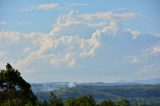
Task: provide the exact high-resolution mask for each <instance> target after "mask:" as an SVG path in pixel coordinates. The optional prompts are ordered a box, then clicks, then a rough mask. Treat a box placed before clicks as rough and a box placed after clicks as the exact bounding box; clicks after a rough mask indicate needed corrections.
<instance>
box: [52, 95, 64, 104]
mask: <svg viewBox="0 0 160 106" xmlns="http://www.w3.org/2000/svg"><path fill="white" fill-rule="evenodd" d="M49 103H50V106H64V104H63V101H62V100H61V98H57V97H56V95H54V93H53V92H51V93H50V99H49Z"/></svg>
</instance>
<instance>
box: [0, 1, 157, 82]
mask: <svg viewBox="0 0 160 106" xmlns="http://www.w3.org/2000/svg"><path fill="white" fill-rule="evenodd" d="M159 4H160V1H159V0H134V1H133V0H112V1H111V0H110V1H109V0H94V1H92V2H91V1H90V0H81V1H75V0H67V1H66V0H34V1H33V0H30V1H29V0H14V1H10V0H1V1H0V14H1V15H0V42H1V45H0V67H1V68H4V67H5V64H6V63H7V62H9V63H11V65H13V67H15V68H16V69H18V70H19V71H20V72H21V74H22V76H23V77H24V78H25V79H26V80H27V81H29V82H50V81H75V82H99V81H103V82H117V81H120V80H126V81H132V80H144V79H154V78H159V74H160V61H159V60H160V29H159V28H160V21H159V19H160V13H159V12H158V11H159V10H160V7H159Z"/></svg>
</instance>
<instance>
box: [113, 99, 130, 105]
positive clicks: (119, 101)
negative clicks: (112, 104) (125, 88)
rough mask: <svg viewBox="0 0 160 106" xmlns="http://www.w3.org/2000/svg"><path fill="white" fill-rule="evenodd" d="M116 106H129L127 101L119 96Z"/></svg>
mask: <svg viewBox="0 0 160 106" xmlns="http://www.w3.org/2000/svg"><path fill="white" fill-rule="evenodd" d="M116 106H129V101H128V100H127V99H125V98H119V100H118V101H117V103H116Z"/></svg>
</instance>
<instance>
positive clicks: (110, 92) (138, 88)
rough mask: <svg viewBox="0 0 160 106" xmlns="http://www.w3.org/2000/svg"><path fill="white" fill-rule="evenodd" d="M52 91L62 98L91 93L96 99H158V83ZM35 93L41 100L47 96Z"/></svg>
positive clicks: (79, 87)
mask: <svg viewBox="0 0 160 106" xmlns="http://www.w3.org/2000/svg"><path fill="white" fill-rule="evenodd" d="M53 93H54V94H55V95H56V96H58V97H61V98H63V99H66V98H68V97H74V98H77V97H79V96H83V95H92V96H93V97H95V98H96V100H98V101H101V100H105V99H112V100H117V99H118V98H120V97H125V98H128V99H138V100H148V101H160V85H120V86H77V87H75V88H61V89H58V90H54V91H53ZM36 95H37V96H38V97H39V98H40V99H42V100H44V99H47V98H49V92H41V93H40V92H39V93H36Z"/></svg>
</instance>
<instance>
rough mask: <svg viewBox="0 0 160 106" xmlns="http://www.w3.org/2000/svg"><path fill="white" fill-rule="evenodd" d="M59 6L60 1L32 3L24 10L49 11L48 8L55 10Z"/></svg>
mask: <svg viewBox="0 0 160 106" xmlns="http://www.w3.org/2000/svg"><path fill="white" fill-rule="evenodd" d="M58 6H59V4H58V3H44V4H37V5H32V6H29V7H27V8H25V9H24V11H27V12H28V11H32V10H41V11H47V10H53V9H55V8H57V7H58Z"/></svg>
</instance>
